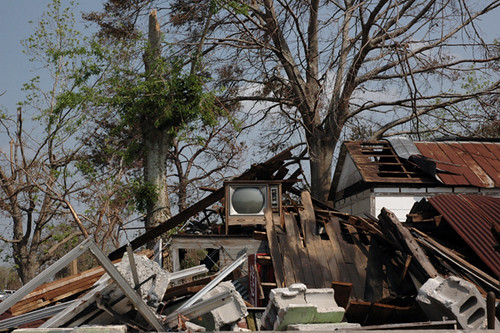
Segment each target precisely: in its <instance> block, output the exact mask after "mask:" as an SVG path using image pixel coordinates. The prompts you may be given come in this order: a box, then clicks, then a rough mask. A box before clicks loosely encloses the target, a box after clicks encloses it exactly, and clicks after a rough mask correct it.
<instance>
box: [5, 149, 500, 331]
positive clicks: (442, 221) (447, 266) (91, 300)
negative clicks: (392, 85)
mask: <svg viewBox="0 0 500 333" xmlns="http://www.w3.org/2000/svg"><path fill="white" fill-rule="evenodd" d="M288 160H292V162H293V161H295V162H297V159H294V158H293V157H292V156H291V154H290V151H285V152H283V153H281V154H279V155H277V156H275V157H274V158H272V159H270V160H269V161H267V162H264V163H262V164H259V165H254V166H252V167H251V168H250V169H249V170H248V171H246V172H245V173H243V174H242V175H241V176H240V177H238V178H237V179H236V180H233V181H231V182H228V184H226V187H225V188H222V189H220V190H217V191H215V192H213V193H212V194H210V195H209V196H207V197H206V198H205V199H202V200H201V201H200V202H198V203H196V204H194V205H193V206H191V207H190V208H188V209H187V210H185V211H183V212H180V213H179V214H178V215H176V216H174V217H172V218H171V219H170V220H168V221H166V222H165V223H163V224H161V225H160V226H158V227H156V228H154V229H151V230H149V231H147V232H146V233H144V234H142V235H141V236H139V237H138V238H136V239H135V240H133V241H132V242H131V243H130V244H128V245H127V246H124V247H122V248H120V249H118V250H116V251H114V252H113V253H111V254H110V255H109V256H105V255H104V254H103V253H102V251H101V250H100V249H99V248H98V247H97V246H96V244H95V243H93V241H91V240H90V239H87V240H85V241H84V242H83V243H81V244H80V245H79V246H78V247H77V248H75V249H74V250H73V251H71V252H70V253H68V254H67V255H66V256H64V257H63V258H61V259H60V260H59V261H58V262H56V263H55V264H54V265H52V266H51V267H49V268H48V269H47V270H46V271H44V272H43V273H41V274H40V275H39V276H38V277H37V278H35V279H34V280H33V281H30V282H29V283H28V284H26V285H25V286H23V287H22V288H21V289H19V290H18V291H17V292H16V293H15V294H13V295H12V296H10V297H9V298H7V299H6V300H4V301H3V302H1V303H0V314H3V317H7V316H9V317H10V318H5V319H3V320H0V331H11V330H13V329H15V328H19V327H24V326H28V327H41V328H56V327H75V328H76V327H83V326H85V325H101V326H102V325H117V324H118V325H124V327H126V329H127V330H130V331H137V332H139V331H167V330H174V331H175V330H189V331H205V330H207V331H222V330H231V331H237V330H240V331H241V330H254V331H255V330H299V331H317V330H320V331H330V330H336V329H342V330H349V329H353V330H354V329H358V330H359V329H367V330H368V329H379V330H387V329H416V328H418V329H425V328H432V329H457V328H459V329H483V328H486V326H487V325H488V327H490V328H491V327H497V328H498V327H500V323H499V322H498V320H496V319H495V303H498V298H499V297H500V284H499V281H498V274H499V272H500V253H499V252H498V251H495V247H497V248H498V238H495V236H496V237H498V230H500V227H499V226H498V224H499V222H498V221H499V217H500V213H499V212H500V209H498V208H499V207H500V199H498V198H489V197H488V198H486V197H482V198H476V197H473V196H471V197H469V196H457V195H454V196H446V197H441V196H436V197H433V198H430V199H427V200H423V201H421V202H419V203H418V204H416V205H415V206H414V208H413V209H412V210H411V211H410V212H408V220H407V221H406V222H400V221H399V220H398V219H397V218H396V216H395V215H394V214H393V213H392V212H391V211H390V210H388V209H385V208H384V209H382V210H381V212H380V215H379V216H378V217H377V218H375V217H371V216H365V217H361V216H354V215H351V214H347V213H342V212H339V211H336V210H334V209H332V208H331V207H329V206H328V205H326V204H324V203H321V202H319V201H317V200H315V199H314V198H312V197H311V195H310V194H309V192H307V191H301V190H298V189H297V188H295V187H293V184H295V183H296V182H297V179H296V178H297V176H298V175H299V174H300V172H294V173H293V174H292V175H291V176H290V177H288V178H287V179H285V176H286V174H287V173H288V168H289V167H290V165H291V164H290V163H291V162H289V163H285V161H288ZM267 180H268V181H267ZM239 189H244V190H241V191H239ZM238 191H239V194H238V196H234V195H233V197H230V196H231V195H232V194H234V193H237V192H238ZM248 193H250V194H251V195H252V196H255V195H256V194H258V195H257V197H259V195H261V196H262V207H260V206H259V205H257V209H254V208H251V209H250V210H248V211H249V213H248V211H247V210H245V213H241V211H239V209H240V207H241V201H239V202H235V200H243V201H244V200H245V197H244V195H243V194H245V195H246V194H248ZM241 198H243V199H241ZM222 199H224V200H222ZM219 201H221V202H222V203H223V205H224V207H222V208H220V206H219V208H217V209H218V210H217V209H210V208H211V206H212V205H214V204H216V203H217V202H219ZM462 201H463V202H464V203H462V204H459V203H460V202H462ZM457 202H458V203H457ZM465 203H475V204H474V205H473V206H472V207H473V208H470V207H469V208H468V209H462V210H460V209H458V208H457V207H455V206H456V205H459V206H461V207H462V208H463V206H464V205H465ZM478 203H481V204H480V205H479V204H478ZM209 209H210V211H212V212H214V211H219V213H218V216H220V217H221V218H222V219H223V222H227V223H226V225H225V226H224V227H223V228H221V225H220V223H217V224H216V225H211V222H210V221H211V220H210V219H209V218H206V216H207V214H208V213H207V214H199V215H200V216H201V215H204V218H203V219H202V220H200V221H196V220H193V219H194V218H196V216H198V215H197V214H198V213H200V212H202V211H205V210H209ZM221 209H222V212H221ZM245 209H246V208H245ZM453 212H460V214H459V215H457V214H453ZM230 214H232V215H231V218H230V219H229V218H228V216H229V215H230ZM468 214H471V215H468ZM224 217H225V220H224ZM464 220H465V221H466V222H464ZM187 221H191V222H190V225H191V226H192V229H191V230H195V229H196V234H194V233H193V232H192V233H191V235H189V237H186V238H184V239H183V242H186V239H189V242H190V243H191V244H210V245H207V246H210V249H209V250H210V251H207V258H204V259H201V260H200V263H201V262H203V263H210V266H211V268H213V267H217V266H220V267H218V268H219V269H218V272H217V273H215V274H209V273H208V272H209V270H208V269H207V267H206V266H205V265H199V266H195V267H191V268H187V269H180V270H176V271H167V270H165V269H163V268H161V267H160V266H159V265H158V264H157V263H156V262H154V261H152V260H150V259H149V258H148V257H147V256H144V255H138V254H134V253H133V251H134V250H138V249H139V248H140V247H141V246H142V245H144V244H145V243H146V242H147V241H149V240H151V239H154V238H156V237H158V236H159V235H161V234H163V233H164V232H166V231H168V230H170V229H171V228H173V227H175V226H177V225H178V224H181V223H182V224H186V222H187ZM228 221H231V222H230V223H229V222H228ZM194 227H196V228H194ZM189 230H190V229H187V230H186V232H187V233H189ZM200 230H202V232H201V234H200ZM495 231H497V234H495ZM217 232H219V234H217V235H216V234H215V233H217ZM236 236H237V237H236ZM179 237H180V236H179ZM203 238H210V240H211V241H210V242H202V241H201V240H202V239H203ZM177 240H178V238H176V236H173V238H172V243H173V244H172V245H171V249H174V250H175V251H181V250H182V248H181V247H179V244H181V243H182V242H180V243H176V241H177ZM224 240H226V242H225V241H224ZM250 240H252V242H250ZM250 243H251V244H252V246H251V247H250V246H249V244H250ZM228 244H230V247H231V249H230V251H226V249H225V248H224V246H226V245H227V246H228V248H229V245H228ZM216 245H217V246H216ZM215 247H217V248H215ZM249 248H251V249H252V250H251V251H252V252H248V249H249ZM190 249H192V247H190ZM85 251H90V252H91V253H92V254H93V255H94V256H95V257H96V258H97V260H98V262H99V264H100V265H101V266H100V267H97V268H94V269H92V270H89V271H87V272H82V273H80V274H77V275H74V276H70V277H68V278H64V279H60V280H56V281H52V282H47V281H49V280H50V279H51V277H52V276H53V275H54V274H55V273H56V272H57V271H59V270H60V269H62V268H64V267H65V266H66V265H68V264H69V263H70V262H71V261H72V260H74V259H75V258H76V257H78V256H79V255H81V254H82V253H83V252H85ZM222 252H224V253H222ZM221 253H222V254H221ZM235 254H238V255H235ZM170 255H171V259H172V258H174V259H175V258H177V259H178V258H180V257H181V255H180V253H175V254H173V253H171V254H170ZM183 255H185V253H183ZM217 258H219V259H220V258H224V260H221V259H220V260H218V259H217ZM177 259H176V260H177ZM110 260H116V261H114V262H111V261H110ZM173 266H174V267H179V263H174V265H173ZM207 274H209V275H207ZM495 276H496V277H497V278H495ZM488 300H489V301H488ZM498 309H499V308H498V306H497V308H496V310H497V317H498ZM494 325H496V326H494ZM109 327H114V326H109ZM120 327H121V326H120Z"/></svg>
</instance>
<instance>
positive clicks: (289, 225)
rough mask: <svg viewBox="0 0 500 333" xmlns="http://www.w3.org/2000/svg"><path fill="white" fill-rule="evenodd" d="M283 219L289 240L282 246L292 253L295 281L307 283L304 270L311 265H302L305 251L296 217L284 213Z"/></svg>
mask: <svg viewBox="0 0 500 333" xmlns="http://www.w3.org/2000/svg"><path fill="white" fill-rule="evenodd" d="M283 219H284V223H285V230H286V235H287V238H288V241H287V243H286V244H282V246H283V247H285V248H286V249H287V253H288V254H289V255H290V258H291V260H292V264H293V273H294V276H295V283H305V282H304V281H306V278H305V274H304V271H305V270H307V269H308V268H309V266H308V265H306V266H304V265H302V259H303V258H302V257H303V256H304V255H305V252H304V249H303V247H302V240H301V239H300V235H299V229H298V227H297V224H296V223H295V219H294V218H293V216H292V215H290V214H289V213H284V214H283ZM307 272H309V271H307Z"/></svg>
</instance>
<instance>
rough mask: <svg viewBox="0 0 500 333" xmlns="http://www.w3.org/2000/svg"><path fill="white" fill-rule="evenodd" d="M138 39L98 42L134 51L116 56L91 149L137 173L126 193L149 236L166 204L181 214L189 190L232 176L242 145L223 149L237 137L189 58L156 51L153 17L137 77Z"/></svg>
mask: <svg viewBox="0 0 500 333" xmlns="http://www.w3.org/2000/svg"><path fill="white" fill-rule="evenodd" d="M141 36H142V34H141V33H139V32H137V33H135V34H133V35H130V36H127V37H128V38H123V36H109V35H108V36H101V38H102V40H103V43H110V42H109V41H110V40H112V41H114V43H112V44H113V45H116V44H117V43H123V45H128V46H131V47H132V48H135V50H136V51H134V52H130V51H129V50H127V51H122V53H121V54H122V55H125V56H126V57H128V58H127V59H128V60H127V61H128V62H127V61H125V62H122V63H120V64H117V66H116V67H114V68H113V70H112V71H111V73H110V75H108V81H107V83H106V84H105V85H103V87H104V86H105V87H106V88H103V92H105V94H106V95H108V96H109V98H108V99H106V100H104V103H103V104H102V105H106V106H107V107H108V108H110V109H112V110H114V112H115V113H114V117H113V119H112V120H109V119H107V120H106V122H107V123H106V124H105V127H107V128H108V131H107V133H103V134H104V137H106V138H107V139H106V140H102V137H101V139H97V140H95V141H93V142H92V143H91V145H93V146H94V149H93V151H94V152H96V153H98V151H100V150H101V151H102V150H103V149H102V148H97V147H102V142H107V143H109V144H108V145H107V148H105V149H104V150H106V151H107V150H111V151H119V150H122V152H123V153H122V156H124V158H125V160H126V161H127V162H128V163H129V165H131V167H132V168H134V169H135V170H137V168H138V167H139V168H142V169H143V173H142V175H141V174H138V173H137V172H135V175H136V177H135V180H134V182H133V186H132V187H131V189H132V191H133V193H134V197H135V202H136V206H137V208H138V210H139V211H140V212H143V213H145V215H146V217H145V226H146V228H150V227H152V226H155V225H157V224H158V223H161V222H163V221H165V220H166V219H168V218H169V217H170V216H171V209H172V204H171V202H170V198H172V199H173V200H174V202H175V205H176V206H177V210H182V209H184V208H186V204H187V202H188V198H187V191H188V189H190V188H191V189H194V188H195V187H196V186H197V185H200V184H202V183H203V182H204V181H207V180H209V181H210V180H213V181H217V179H216V178H218V180H219V181H220V172H221V171H222V170H230V169H231V168H236V167H237V166H238V164H237V161H238V160H239V157H240V156H241V151H242V147H243V145H242V144H237V143H236V142H230V141H231V140H234V139H235V137H236V136H237V129H236V128H237V125H236V124H235V123H234V122H233V121H231V116H230V112H231V110H230V108H231V106H228V105H224V104H222V103H220V102H218V101H217V100H216V99H215V95H214V94H213V93H212V92H211V89H210V88H209V82H210V76H209V75H207V74H206V71H205V70H204V69H203V68H202V67H201V66H198V65H195V64H196V63H197V62H196V61H193V60H192V58H190V57H179V56H176V55H175V54H171V53H169V51H168V49H167V50H166V51H165V50H164V49H163V48H164V45H163V44H162V43H163V42H162V37H161V31H160V27H159V23H158V22H157V19H156V12H155V11H152V12H151V14H150V22H149V34H148V41H147V44H146V45H145V46H144V48H143V49H144V51H143V54H142V59H143V61H144V62H143V66H139V70H136V69H135V68H137V54H138V53H137V50H140V49H141V46H140V45H141V42H142V40H141ZM110 44H111V43H110ZM137 45H139V46H137ZM190 63H191V66H189V64H190ZM134 64H135V65H134ZM141 69H143V71H142V70H141ZM234 141H235V140H234ZM228 143H230V144H228ZM95 156H97V155H95ZM105 161H106V158H105V157H104V158H99V159H95V162H97V164H100V165H103V164H104V163H105ZM215 175H218V176H219V177H214V176H215ZM205 185H206V184H205ZM193 198H194V196H193ZM149 246H152V244H149Z"/></svg>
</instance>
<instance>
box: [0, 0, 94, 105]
mask: <svg viewBox="0 0 500 333" xmlns="http://www.w3.org/2000/svg"><path fill="white" fill-rule="evenodd" d="M50 2H51V1H48V0H43V1H41V0H0V41H1V45H2V47H1V48H0V59H1V60H0V94H2V93H4V92H5V94H4V95H2V96H0V108H2V109H3V110H4V111H9V113H13V112H15V109H16V103H17V102H18V101H19V100H21V99H22V97H23V95H22V92H21V91H20V90H21V87H22V85H23V84H24V83H26V82H28V81H29V80H30V79H32V78H33V77H34V76H35V75H36V73H35V71H34V68H32V67H31V65H30V64H29V62H28V58H27V57H26V56H25V55H24V54H23V53H22V46H21V40H23V39H26V38H27V37H29V36H30V35H31V34H32V32H33V29H34V26H33V24H30V23H28V22H29V21H37V19H38V18H39V17H40V15H41V14H42V13H43V12H44V11H45V10H46V9H47V5H48V4H49V3H50ZM102 2H103V1H102V0H84V1H81V4H79V5H78V9H79V10H80V12H79V13H75V18H76V19H77V20H79V21H82V20H81V14H80V13H81V11H85V12H87V11H92V10H100V9H101V8H102ZM62 3H63V5H64V4H66V3H67V4H69V3H70V2H69V1H67V0H62Z"/></svg>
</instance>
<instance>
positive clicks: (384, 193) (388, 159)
mask: <svg viewBox="0 0 500 333" xmlns="http://www.w3.org/2000/svg"><path fill="white" fill-rule="evenodd" d="M499 170H500V141H483V140H481V141H470V140H469V141H465V140H462V141H420V142H413V141H411V140H409V139H405V138H400V137H396V138H391V139H388V140H383V141H346V142H344V143H343V145H342V147H341V150H340V154H339V159H338V162H337V167H336V169H335V173H334V177H333V182H332V187H331V192H330V200H331V201H332V202H334V208H336V209H338V210H340V211H344V212H348V213H350V214H352V215H359V216H364V215H365V214H369V215H370V216H377V214H378V213H379V212H380V210H381V209H382V208H383V207H385V208H387V209H390V210H391V211H392V212H393V213H394V214H396V216H397V217H398V219H399V220H400V221H405V220H406V214H407V213H408V212H409V211H410V209H411V208H412V206H413V204H414V203H415V202H417V201H420V200H421V199H422V198H424V197H430V196H434V195H438V194H449V193H453V194H478V195H489V196H494V197H500V171H499Z"/></svg>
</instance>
